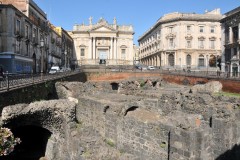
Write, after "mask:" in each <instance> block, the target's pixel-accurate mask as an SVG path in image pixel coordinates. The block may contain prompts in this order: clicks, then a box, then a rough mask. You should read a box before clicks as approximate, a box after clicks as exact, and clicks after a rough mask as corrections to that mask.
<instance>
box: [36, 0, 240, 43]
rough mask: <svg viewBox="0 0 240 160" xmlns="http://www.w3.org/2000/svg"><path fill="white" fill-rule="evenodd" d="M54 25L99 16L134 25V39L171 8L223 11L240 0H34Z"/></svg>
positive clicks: (69, 24)
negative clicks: (217, 9) (218, 9)
mask: <svg viewBox="0 0 240 160" xmlns="http://www.w3.org/2000/svg"><path fill="white" fill-rule="evenodd" d="M34 2H35V3H37V4H38V6H39V7H40V8H41V9H42V10H43V11H44V12H46V13H47V15H48V19H49V20H50V22H51V23H52V24H54V25H55V26H61V27H63V28H64V29H65V30H68V31H70V30H72V28H73V25H74V24H82V23H83V22H84V23H85V24H88V19H89V17H90V16H92V17H93V23H96V22H97V21H98V20H99V18H100V17H103V18H104V19H106V20H107V21H108V22H109V23H111V24H112V23H113V18H114V17H116V19H117V23H118V24H120V25H133V27H134V31H135V35H134V43H135V44H137V45H138V42H137V40H138V38H139V36H141V35H142V34H143V33H144V32H145V31H147V30H148V29H149V28H150V27H151V26H152V25H153V24H155V22H156V21H157V20H158V19H159V18H160V17H162V16H163V15H164V14H167V13H171V12H183V13H192V12H195V13H200V14H202V13H204V11H205V10H213V9H215V8H220V9H221V13H222V14H224V13H226V12H228V11H230V10H232V9H234V8H237V7H238V6H240V0H67V1H65V0H34Z"/></svg>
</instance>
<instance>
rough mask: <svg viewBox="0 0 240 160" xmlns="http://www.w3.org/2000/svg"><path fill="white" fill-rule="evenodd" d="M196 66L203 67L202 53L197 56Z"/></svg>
mask: <svg viewBox="0 0 240 160" xmlns="http://www.w3.org/2000/svg"><path fill="white" fill-rule="evenodd" d="M198 66H199V67H204V56H203V55H200V56H199V58H198Z"/></svg>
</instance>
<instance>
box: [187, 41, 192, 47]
mask: <svg viewBox="0 0 240 160" xmlns="http://www.w3.org/2000/svg"><path fill="white" fill-rule="evenodd" d="M191 47H192V46H191V41H190V40H187V48H191Z"/></svg>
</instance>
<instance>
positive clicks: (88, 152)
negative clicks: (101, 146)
mask: <svg viewBox="0 0 240 160" xmlns="http://www.w3.org/2000/svg"><path fill="white" fill-rule="evenodd" d="M90 156H91V152H90V151H85V152H84V153H83V157H84V158H89V157H90Z"/></svg>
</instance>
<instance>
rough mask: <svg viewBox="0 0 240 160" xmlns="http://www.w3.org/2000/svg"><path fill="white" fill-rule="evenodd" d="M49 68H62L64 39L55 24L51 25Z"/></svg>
mask: <svg viewBox="0 0 240 160" xmlns="http://www.w3.org/2000/svg"><path fill="white" fill-rule="evenodd" d="M49 28H50V31H49V36H50V37H49V41H50V42H49V43H50V45H49V55H48V60H49V67H48V69H49V68H50V67H52V66H62V54H63V53H62V37H61V35H60V33H59V32H58V30H57V27H55V26H54V25H53V24H51V23H49Z"/></svg>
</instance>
